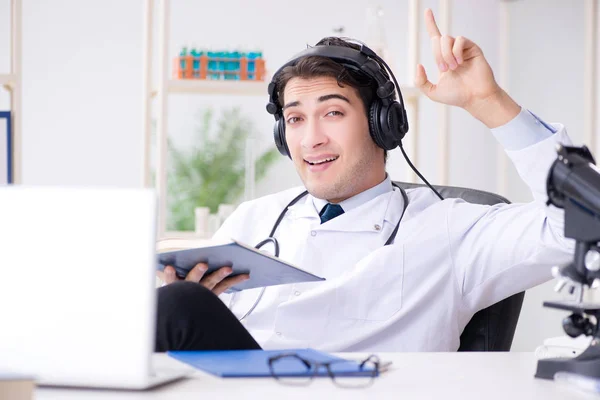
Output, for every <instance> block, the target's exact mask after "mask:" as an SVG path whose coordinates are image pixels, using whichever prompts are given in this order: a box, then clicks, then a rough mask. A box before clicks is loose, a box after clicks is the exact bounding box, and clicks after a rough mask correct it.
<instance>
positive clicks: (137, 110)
mask: <svg viewBox="0 0 600 400" xmlns="http://www.w3.org/2000/svg"><path fill="white" fill-rule="evenodd" d="M20 3H21V4H22V10H21V11H22V12H21V16H22V18H21V22H22V40H21V43H20V52H21V62H20V74H19V75H20V78H19V85H20V88H19V90H20V95H21V101H20V110H21V113H20V122H21V123H20V125H19V127H14V128H13V129H15V131H19V135H20V143H19V149H18V151H19V154H17V155H16V159H17V160H19V161H20V162H19V165H15V168H14V171H13V172H14V173H15V177H17V178H18V179H17V181H18V182H20V183H25V184H45V185H46V184H53V185H54V184H60V185H110V186H122V187H141V186H144V185H145V186H155V185H157V184H158V185H163V187H164V188H165V189H164V193H166V205H165V208H164V210H161V213H160V215H159V219H160V220H161V221H162V222H163V224H164V230H165V232H164V234H168V233H169V232H174V234H180V235H183V234H186V232H187V234H188V235H191V236H193V235H198V226H197V224H198V222H197V221H198V219H199V218H200V219H201V220H202V221H203V222H202V223H203V224H206V225H205V226H203V227H202V232H201V233H202V234H206V233H207V232H208V231H211V230H214V229H216V227H218V225H219V223H220V221H222V219H223V218H225V217H226V216H227V215H228V214H229V213H231V211H232V210H233V209H234V208H235V206H236V205H238V204H239V203H240V202H241V201H243V200H246V199H251V198H256V197H260V196H263V195H266V194H269V193H274V192H277V191H280V190H283V189H286V188H290V187H293V186H298V185H301V181H300V179H299V178H298V176H297V175H296V172H295V170H294V168H293V165H292V163H291V162H290V161H289V160H288V159H287V158H284V157H282V156H280V155H279V153H277V152H276V150H275V146H274V144H273V129H272V127H273V118H272V116H271V115H270V114H268V113H267V112H266V111H265V105H266V103H267V100H268V96H267V93H266V85H267V83H268V81H269V78H270V76H271V74H272V73H273V72H274V71H275V70H276V69H277V68H278V67H279V66H280V65H281V64H282V63H283V62H285V61H286V60H287V59H288V58H290V57H291V56H292V55H293V54H295V53H297V52H299V51H301V50H303V49H304V48H306V46H307V45H314V44H315V43H316V42H317V41H318V40H319V39H321V38H322V37H324V36H329V35H342V36H349V37H352V38H356V39H359V40H362V41H364V42H366V44H368V45H371V46H373V47H376V48H377V49H379V50H380V51H381V52H383V55H384V56H385V58H386V60H387V61H388V62H389V64H390V65H391V67H392V68H393V70H394V73H395V75H396V77H397V78H398V80H399V82H400V84H402V85H403V86H406V87H407V93H413V92H411V91H410V86H411V85H412V72H413V71H414V65H412V63H411V62H412V61H414V60H415V54H416V55H417V57H418V60H419V62H421V63H422V64H424V66H425V68H426V71H427V72H428V75H429V77H430V79H431V80H432V81H434V82H435V81H436V80H437V68H436V66H435V63H434V60H433V56H432V53H431V48H430V42H429V38H428V36H427V33H426V31H425V27H424V24H423V23H422V21H423V20H422V18H423V11H424V9H425V8H431V9H433V11H434V15H436V17H437V18H438V22H439V24H440V27H441V28H442V29H444V27H446V28H447V29H448V30H447V31H446V32H447V33H449V34H451V35H453V36H457V35H462V36H466V37H468V38H470V39H471V40H473V41H475V42H476V43H477V44H478V45H479V46H480V47H481V48H482V49H483V51H484V54H485V55H486V57H487V59H488V61H489V62H490V64H491V65H492V68H493V69H494V71H495V74H496V78H497V79H498V80H499V82H500V83H501V84H502V86H503V87H504V88H505V89H506V90H507V91H508V92H509V94H510V95H511V96H512V97H513V98H514V99H515V100H516V101H517V102H518V103H519V104H521V105H522V106H523V107H525V108H528V109H529V110H531V111H532V112H534V113H535V114H536V115H538V116H539V117H540V118H542V119H544V120H545V121H547V122H561V123H563V124H565V125H566V127H567V129H568V131H569V133H570V135H571V137H572V138H573V140H574V141H575V143H576V144H578V145H580V144H587V145H588V146H590V148H591V149H592V152H593V153H594V154H595V155H596V156H597V155H598V154H600V151H598V150H599V148H598V145H599V144H600V143H598V140H597V139H596V136H597V134H596V133H595V132H596V131H597V125H596V121H595V118H594V117H593V116H594V115H595V114H596V112H597V111H598V108H597V101H596V98H597V90H596V86H595V81H594V79H593V78H595V75H596V54H597V51H596V36H597V32H596V31H595V30H591V31H590V30H589V26H590V21H592V22H593V21H596V20H597V19H598V16H597V6H596V4H595V3H596V1H595V0H590V1H588V0H575V1H567V0H514V1H500V0H455V1H434V0H421V1H408V0H403V1H399V0H379V1H375V0H372V1H371V0H360V1H359V0H347V1H345V2H340V1H338V0H304V1H302V2H291V1H290V2H287V1H281V0H279V1H276V0H254V1H252V2H248V1H242V0H230V1H228V2H208V1H194V0H172V1H170V2H169V13H168V14H169V15H168V18H167V21H168V29H167V32H162V31H160V30H159V25H160V23H161V18H162V15H163V14H162V11H161V1H158V0H157V1H153V2H152V1H144V0H128V1H123V0H102V1H100V0H79V1H77V0H53V1H51V2H49V1H45V0H23V1H22V2H20ZM149 5H150V9H147V7H148V6H149ZM415 7H416V8H417V11H418V14H417V17H418V22H419V24H418V31H417V33H418V36H417V37H416V38H415V36H414V34H411V30H410V29H411V23H412V22H410V21H411V19H410V18H409V17H410V15H411V14H410V13H411V12H413V11H414V8H415ZM590 12H592V14H590ZM10 15H11V0H0V77H1V76H2V74H8V73H9V72H10V71H11V24H10ZM148 16H151V18H150V20H151V21H152V24H151V25H150V28H149V29H145V26H146V25H145V24H146V22H147V21H148ZM586 29H588V33H587V35H586ZM442 33H445V32H442ZM411 35H412V36H411ZM411 38H412V40H413V41H412V42H411ZM163 39H164V40H166V42H165V44H166V47H165V48H164V49H165V52H164V54H165V55H166V57H165V58H163V57H161V50H162V47H161V40H163ZM415 39H416V42H415ZM411 43H417V44H418V46H417V48H416V49H414V48H412V47H411V46H412V45H411ZM192 51H193V53H192ZM209 52H210V54H209ZM190 54H192V55H198V56H199V55H200V54H202V55H212V56H213V57H231V58H234V56H241V55H242V54H244V55H246V56H247V57H248V58H249V59H250V58H252V59H253V60H261V61H260V62H262V63H264V80H263V81H261V80H260V79H259V80H258V81H256V82H236V81H237V80H241V79H240V78H239V77H238V78H233V79H231V80H228V82H226V83H227V84H228V85H227V86H210V85H208V86H207V85H205V86H202V84H200V86H177V85H176V84H177V82H175V83H174V84H170V83H168V82H167V84H166V85H167V86H164V85H163V86H161V82H165V79H166V78H165V76H166V77H168V79H169V82H171V79H173V78H174V76H173V74H174V73H176V72H177V67H176V66H177V65H179V66H180V65H181V64H179V62H180V61H183V60H184V59H177V57H179V56H181V55H190ZM233 61H235V59H234V60H233ZM162 65H166V66H167V70H166V71H162V70H161V66H162ZM257 65H258V63H257V64H256V65H255V66H257ZM209 68H210V67H209ZM225 69H227V67H225ZM161 71H162V72H163V74H162V75H161ZM146 74H149V75H148V76H149V77H150V86H151V88H152V89H151V90H150V91H148V85H147V84H146V82H147V81H146V80H145V76H146ZM255 78H256V77H255ZM590 78H592V80H590ZM221 79H222V78H221ZM176 80H179V81H181V80H184V79H176ZM222 80H223V79H222ZM195 81H198V80H197V79H195ZM196 83H197V82H196ZM236 83H240V85H239V86H231V85H235V84H236ZM161 88H162V89H161ZM168 88H172V89H168ZM414 104H416V105H418V108H417V112H416V113H415V114H414V118H416V121H413V122H414V123H413V126H414V127H415V130H411V131H410V132H409V133H408V139H407V142H408V143H409V144H410V146H409V147H410V149H411V153H410V154H411V155H412V156H413V161H414V162H415V164H416V165H417V167H418V168H419V169H420V171H421V172H422V173H423V174H424V176H425V177H427V178H428V180H429V181H430V182H431V183H438V184H449V185H457V186H466V187H471V188H478V189H482V190H487V191H492V192H496V193H499V194H501V195H503V196H506V197H507V198H508V199H510V200H511V201H513V202H518V201H529V200H530V199H531V194H530V193H529V191H528V189H527V188H526V186H525V185H524V184H523V183H522V181H521V180H520V178H519V177H518V175H517V174H516V172H515V171H514V168H513V167H512V166H511V165H510V164H507V163H506V160H503V157H504V156H503V154H502V153H501V152H500V151H499V148H498V145H497V143H496V142H495V139H494V138H493V136H492V135H491V134H490V133H489V131H488V130H487V129H486V127H485V126H483V125H482V124H481V123H480V122H478V121H476V120H474V119H472V118H471V117H470V116H469V115H468V114H466V112H464V111H463V110H460V109H452V108H444V107H441V106H439V105H437V104H435V103H433V102H431V101H429V100H428V99H427V98H425V97H417V98H416V99H415V100H414ZM13 109H14V106H13ZM10 110H11V96H10V92H9V91H7V90H0V111H10ZM162 123H164V131H163V132H165V133H166V137H167V140H162V141H161V140H160V139H161V137H160V135H159V134H158V131H159V130H160V126H161V124H162ZM161 151H162V152H163V154H164V155H165V158H164V160H165V161H166V165H165V164H161V163H160V162H159V157H158V155H159V154H160V152H161ZM157 165H159V166H162V169H160V170H157ZM388 172H389V173H390V175H391V176H392V178H393V179H397V180H407V179H410V177H411V175H410V173H409V171H408V168H407V166H406V164H405V163H404V161H403V160H402V158H401V157H400V156H399V153H397V152H393V154H392V156H391V159H390V162H389V164H388ZM202 210H204V211H202ZM209 214H213V217H212V219H211V216H210V215H209ZM205 231H206V232H205ZM557 296H558V295H555V294H554V292H553V291H552V283H551V282H550V283H548V284H546V285H542V286H540V287H537V288H535V289H532V290H530V291H528V292H527V295H526V299H525V304H524V307H523V311H522V313H521V318H520V322H519V326H518V328H517V333H516V336H515V340H514V342H513V351H533V350H534V349H535V347H536V346H538V345H540V344H541V343H542V341H543V339H544V338H547V337H552V336H560V335H562V329H561V325H560V319H561V318H562V316H561V314H560V313H559V312H558V311H553V310H548V309H543V308H542V307H541V304H542V301H544V300H551V299H555V298H557Z"/></svg>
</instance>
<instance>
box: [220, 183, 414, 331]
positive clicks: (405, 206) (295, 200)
mask: <svg viewBox="0 0 600 400" xmlns="http://www.w3.org/2000/svg"><path fill="white" fill-rule="evenodd" d="M392 185H393V186H394V187H397V188H398V189H400V193H402V198H403V199H404V208H403V209H402V215H400V219H399V220H398V223H397V224H396V227H395V228H394V231H393V232H392V234H391V235H390V237H389V238H388V240H387V241H386V242H385V244H384V246H388V245H390V244H391V243H392V242H393V241H394V239H395V238H396V234H397V233H398V228H399V227H400V222H401V221H402V218H403V217H404V213H405V212H406V208H407V207H408V196H407V195H406V191H405V190H404V189H403V188H401V187H400V186H398V185H397V184H395V183H394V182H392ZM307 194H308V191H304V192H302V193H300V194H299V195H298V196H296V197H295V198H294V199H293V200H292V201H290V202H289V204H288V205H287V206H285V208H284V209H283V211H281V213H280V214H279V217H278V218H277V221H275V224H274V225H273V229H271V233H270V234H269V237H268V238H266V239H265V240H263V241H262V242H260V243H258V244H257V245H256V246H254V247H255V248H257V249H260V248H261V247H263V246H264V245H265V244H267V243H273V246H274V247H275V257H279V242H278V241H277V239H275V237H274V235H275V231H276V230H277V227H279V224H280V223H281V221H282V220H283V218H284V217H285V214H286V213H287V212H288V209H289V208H290V207H291V206H293V205H294V204H296V203H297V202H298V201H299V200H300V199H302V198H303V197H304V196H306V195H307ZM265 289H266V287H263V288H262V289H261V291H260V294H259V295H258V298H257V299H256V301H255V302H254V304H253V305H252V307H251V308H250V310H248V312H246V314H244V315H243V316H242V318H240V319H239V320H240V322H241V321H243V320H244V319H245V318H246V317H247V316H249V315H250V314H252V311H254V309H255V308H256V306H258V303H260V300H261V299H262V297H263V294H264V293H265ZM235 295H236V293H233V295H232V296H231V300H230V301H229V308H230V309H231V305H232V304H233V300H234V298H235Z"/></svg>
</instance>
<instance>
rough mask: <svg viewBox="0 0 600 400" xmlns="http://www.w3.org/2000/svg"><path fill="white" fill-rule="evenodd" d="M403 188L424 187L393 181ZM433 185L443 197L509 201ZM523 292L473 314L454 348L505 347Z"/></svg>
mask: <svg viewBox="0 0 600 400" xmlns="http://www.w3.org/2000/svg"><path fill="white" fill-rule="evenodd" d="M395 183H396V184H397V185H399V186H400V187H402V188H404V189H413V188H419V187H426V186H425V185H423V184H417V183H407V182H395ZM433 187H434V188H435V189H436V190H437V191H438V192H440V194H441V195H442V197H443V198H445V199H446V198H460V199H463V200H465V201H466V202H469V203H475V204H486V205H494V204H498V203H510V201H508V200H507V199H506V198H504V197H502V196H500V195H497V194H494V193H490V192H485V191H482V190H476V189H468V188H462V187H455V186H437V185H433ZM524 297H525V292H521V293H517V294H515V295H512V296H511V297H508V298H506V299H504V300H502V301H499V302H498V303H496V304H493V305H491V306H489V307H488V308H485V309H483V310H480V311H478V312H477V313H475V315H473V318H471V320H470V321H469V323H468V324H467V326H466V327H465V329H464V331H463V333H462V334H461V335H460V347H459V349H458V351H509V350H510V346H511V345H512V341H513V337H514V335H515V329H516V327H517V322H518V321H519V314H520V313H521V306H522V305H523V298H524Z"/></svg>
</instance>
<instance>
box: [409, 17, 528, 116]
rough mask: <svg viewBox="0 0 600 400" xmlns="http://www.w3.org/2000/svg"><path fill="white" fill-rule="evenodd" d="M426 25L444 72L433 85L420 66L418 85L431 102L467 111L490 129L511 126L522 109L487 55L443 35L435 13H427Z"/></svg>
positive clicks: (460, 38) (468, 43)
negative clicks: (498, 77) (503, 88)
mask: <svg viewBox="0 0 600 400" xmlns="http://www.w3.org/2000/svg"><path fill="white" fill-rule="evenodd" d="M425 25H426V27H427V32H428V33H429V38H430V40H431V47H432V51H433V56H434V58H435V62H436V64H437V66H438V70H439V72H440V75H439V81H438V83H437V84H433V83H432V82H430V81H429V79H428V78H427V73H426V72H425V68H424V67H423V65H421V64H419V65H418V66H417V72H416V76H415V85H416V86H417V87H418V88H419V89H421V91H422V92H423V93H424V94H425V95H426V96H427V97H429V98H430V99H431V100H433V101H436V102H439V103H443V104H448V105H452V106H457V107H461V108H464V109H465V110H467V111H468V112H470V113H471V114H472V115H473V116H474V117H476V118H477V119H479V120H481V121H482V122H483V123H485V124H486V125H488V127H490V128H493V127H496V126H499V125H502V124H504V123H506V122H508V121H509V120H510V119H512V118H514V117H515V116H516V115H517V114H518V113H519V111H520V107H519V106H518V105H517V104H516V103H515V102H514V101H513V100H512V99H511V98H510V97H509V96H508V95H507V94H506V92H504V90H502V88H501V87H500V86H499V85H498V83H497V82H496V79H495V78H494V73H493V72H492V68H491V67H490V65H489V63H488V62H487V60H486V59H485V57H484V55H483V52H482V51H481V49H480V48H479V46H477V45H476V44H475V43H473V42H472V41H471V40H469V39H467V38H465V37H464V36H458V37H456V38H454V37H452V36H449V35H442V34H441V33H440V30H439V28H438V26H437V24H436V22H435V18H434V16H433V12H432V11H431V10H430V9H427V10H425Z"/></svg>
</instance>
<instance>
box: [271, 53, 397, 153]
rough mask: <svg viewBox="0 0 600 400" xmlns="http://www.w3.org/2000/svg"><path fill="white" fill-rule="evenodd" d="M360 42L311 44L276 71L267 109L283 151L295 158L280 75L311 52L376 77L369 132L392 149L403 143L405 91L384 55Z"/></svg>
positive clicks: (386, 147) (312, 54)
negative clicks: (355, 45) (282, 102)
mask: <svg viewBox="0 0 600 400" xmlns="http://www.w3.org/2000/svg"><path fill="white" fill-rule="evenodd" d="M359 46H360V50H358V49H353V48H351V47H343V46H337V45H318V46H314V47H310V48H308V49H306V50H304V51H302V52H300V53H298V54H296V55H295V56H294V57H293V58H292V59H291V60H289V61H288V62H287V63H285V64H284V65H283V66H282V67H281V68H279V69H278V70H277V72H275V74H274V75H273V79H272V80H271V83H269V87H268V90H269V103H268V104H267V111H268V112H269V114H273V115H274V116H275V126H274V129H273V135H274V137H275V145H276V146H277V149H278V150H279V152H280V153H281V154H282V155H284V156H288V157H290V158H291V155H290V150H289V149H288V146H287V142H286V140H285V121H284V119H283V110H282V107H281V106H280V105H279V101H278V100H279V93H278V89H277V84H276V82H277V76H278V75H279V74H280V73H281V71H282V70H283V69H284V68H285V67H287V66H290V65H294V64H296V63H297V62H298V61H299V60H300V59H301V58H304V57H308V56H321V57H327V58H330V59H332V60H333V61H335V62H337V63H339V64H342V65H343V66H344V67H346V68H348V69H350V70H352V71H357V72H362V73H363V74H365V75H367V76H368V77H369V78H371V79H373V80H375V82H377V85H378V88H377V92H376V93H377V97H376V98H375V99H374V100H373V102H372V104H371V106H370V109H369V132H370V134H371V137H372V138H373V141H374V142H375V143H376V144H377V146H379V147H381V148H382V149H384V150H392V149H394V148H396V147H398V146H399V145H401V141H402V139H403V138H404V135H406V132H408V119H407V117H406V110H405V108H404V101H403V99H402V93H400V86H399V85H398V82H397V81H396V77H394V74H393V73H392V71H391V70H390V68H389V67H388V66H387V64H386V63H385V61H383V60H382V59H381V57H379V56H378V55H377V54H375V52H374V51H373V50H371V49H369V48H368V47H367V46H365V45H364V44H359ZM380 63H381V64H383V65H384V66H385V67H387V69H388V71H389V74H390V76H391V77H392V79H393V82H392V81H390V79H389V78H388V77H387V76H386V75H385V73H384V70H383V69H382V67H381V65H380ZM394 83H395V86H394ZM394 88H396V89H397V92H398V93H397V94H398V100H399V101H396V100H394V99H393V95H394ZM366 106H368V105H366Z"/></svg>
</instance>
